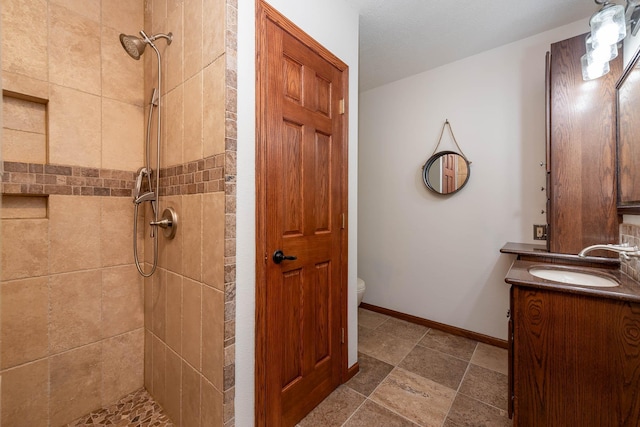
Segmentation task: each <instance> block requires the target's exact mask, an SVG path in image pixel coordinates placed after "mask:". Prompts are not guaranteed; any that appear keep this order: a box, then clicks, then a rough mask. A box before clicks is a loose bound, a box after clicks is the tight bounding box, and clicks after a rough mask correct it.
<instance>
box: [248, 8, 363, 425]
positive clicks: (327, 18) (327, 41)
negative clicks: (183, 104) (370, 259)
mask: <svg viewBox="0 0 640 427" xmlns="http://www.w3.org/2000/svg"><path fill="white" fill-rule="evenodd" d="M269 3H270V4H271V5H272V6H273V7H275V8H276V9H277V10H279V11H280V12H281V13H282V14H283V15H285V16H286V17H287V18H289V19H290V20H291V21H293V22H294V23H295V24H296V25H298V26H299V27H300V28H302V29H303V30H304V31H305V32H307V33H308V34H309V35H311V36H312V37H313V38H315V39H316V40H317V41H318V42H320V43H321V44H322V45H323V46H325V47H326V48H327V49H329V50H330V51H331V52H332V53H333V54H335V55H336V56H337V57H339V58H340V59H341V60H342V61H344V62H345V63H346V64H347V65H348V66H349V248H348V250H349V313H348V316H349V331H348V334H349V365H352V364H354V363H355V362H356V360H357V355H358V353H357V331H358V329H357V310H356V273H357V270H358V268H357V229H358V224H357V218H358V211H357V203H356V201H357V192H358V189H357V177H358V163H357V162H358V13H357V11H355V10H353V9H352V8H351V6H349V5H347V4H346V2H344V1H343V0H305V1H300V0H271V1H269ZM237 179H238V186H237V193H238V194H237V206H236V208H237V216H236V221H237V223H236V230H237V231H236V245H237V246H236V263H237V271H236V281H237V283H236V292H237V297H236V393H235V395H236V401H235V415H236V422H235V425H236V426H238V427H244V426H253V424H254V423H253V420H254V358H255V353H254V347H255V346H254V340H255V335H254V326H255V324H254V322H255V316H254V314H255V219H254V218H255V1H254V0H239V1H238V178H237Z"/></svg>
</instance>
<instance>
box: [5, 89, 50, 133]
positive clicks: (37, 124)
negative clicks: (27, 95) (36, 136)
mask: <svg viewBox="0 0 640 427" xmlns="http://www.w3.org/2000/svg"><path fill="white" fill-rule="evenodd" d="M2 126H3V127H4V128H7V129H13V130H21V131H25V132H31V133H40V134H44V133H46V131H47V123H46V106H45V105H44V104H41V103H38V102H33V101H26V100H24V99H18V98H14V97H11V96H6V95H5V96H3V97H2Z"/></svg>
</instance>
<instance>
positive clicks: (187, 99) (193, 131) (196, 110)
mask: <svg viewBox="0 0 640 427" xmlns="http://www.w3.org/2000/svg"><path fill="white" fill-rule="evenodd" d="M202 149H203V146H202V73H198V74H196V75H195V76H194V77H192V78H191V79H189V80H187V81H186V82H185V84H184V144H183V153H184V154H183V160H184V162H185V163H186V162H191V161H194V160H200V159H202V158H203V156H202V153H203V151H202Z"/></svg>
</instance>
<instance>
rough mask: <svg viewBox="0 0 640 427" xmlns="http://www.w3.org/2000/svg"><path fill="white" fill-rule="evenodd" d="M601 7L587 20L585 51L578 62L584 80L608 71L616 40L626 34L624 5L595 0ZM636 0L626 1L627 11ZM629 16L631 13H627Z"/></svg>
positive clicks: (629, 10) (616, 50)
mask: <svg viewBox="0 0 640 427" xmlns="http://www.w3.org/2000/svg"><path fill="white" fill-rule="evenodd" d="M595 2H596V4H599V5H602V8H601V9H600V10H599V11H598V12H596V13H595V14H593V16H592V17H591V19H590V20H589V26H590V27H591V34H589V35H588V36H587V39H586V40H585V42H586V46H587V53H586V55H584V56H583V57H582V58H581V59H580V62H581V64H582V78H583V79H584V80H592V79H597V78H598V77H601V76H603V75H605V74H607V73H608V72H609V61H611V60H612V59H614V58H615V57H616V56H618V42H620V41H622V40H623V39H624V38H625V37H626V36H627V19H626V13H625V8H624V6H621V5H617V4H615V3H612V2H610V1H609V0H595ZM636 3H638V2H637V0H629V1H627V12H632V10H631V9H635V8H636V7H637V4H636ZM629 17H631V13H629Z"/></svg>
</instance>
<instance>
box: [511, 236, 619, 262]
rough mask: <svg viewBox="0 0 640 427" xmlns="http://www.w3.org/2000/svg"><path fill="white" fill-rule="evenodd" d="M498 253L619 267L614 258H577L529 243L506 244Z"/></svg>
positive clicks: (617, 260)
mask: <svg viewBox="0 0 640 427" xmlns="http://www.w3.org/2000/svg"><path fill="white" fill-rule="evenodd" d="M500 252H502V253H503V254H514V255H518V256H519V257H520V256H524V257H544V258H549V259H553V260H555V261H556V262H558V261H559V262H562V261H570V262H575V263H578V262H579V263H589V264H605V265H609V266H611V267H616V268H617V267H618V266H620V260H619V259H618V258H617V257H615V258H604V257H594V256H586V257H584V258H581V257H579V256H578V255H573V254H558V253H553V252H549V251H547V246H546V245H534V244H531V243H514V242H507V243H505V245H504V246H503V247H502V248H500Z"/></svg>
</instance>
